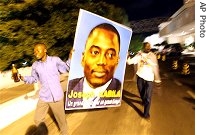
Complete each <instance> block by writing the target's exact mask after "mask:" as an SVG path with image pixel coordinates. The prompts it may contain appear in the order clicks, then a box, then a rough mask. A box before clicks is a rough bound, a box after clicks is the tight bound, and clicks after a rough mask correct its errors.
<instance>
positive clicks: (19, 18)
mask: <svg viewBox="0 0 210 135" xmlns="http://www.w3.org/2000/svg"><path fill="white" fill-rule="evenodd" d="M80 8H82V9H85V10H88V11H90V12H93V13H96V14H98V15H101V16H104V17H106V18H108V19H111V20H113V21H116V22H119V23H121V24H124V25H127V26H128V17H127V15H126V13H125V11H124V10H123V9H121V8H118V7H115V6H114V5H111V4H107V3H106V2H104V1H102V0H101V1H97V0H1V1H0V57H1V61H0V71H1V70H5V69H8V68H10V65H11V64H12V62H13V61H16V60H18V59H22V58H24V57H25V56H27V57H31V59H32V61H34V58H33V44H34V43H36V42H43V43H46V44H47V47H48V53H49V55H57V56H59V57H61V58H62V59H66V58H67V57H68V53H69V49H70V48H71V47H72V45H73V40H74V34H75V30H76V25H77V19H78V13H79V9H80Z"/></svg>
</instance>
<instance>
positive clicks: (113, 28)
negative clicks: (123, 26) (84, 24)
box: [88, 23, 120, 50]
mask: <svg viewBox="0 0 210 135" xmlns="http://www.w3.org/2000/svg"><path fill="white" fill-rule="evenodd" d="M97 28H101V29H105V30H109V31H112V32H114V33H115V34H117V39H118V42H119V50H120V34H119V32H118V30H117V29H116V28H115V27H114V26H113V25H111V24H109V23H101V24H99V25H97V26H95V27H94V28H93V29H92V30H91V31H90V33H89V35H88V37H90V36H91V35H92V33H93V31H94V30H95V29H97Z"/></svg>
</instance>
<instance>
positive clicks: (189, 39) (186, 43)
mask: <svg viewBox="0 0 210 135" xmlns="http://www.w3.org/2000/svg"><path fill="white" fill-rule="evenodd" d="M193 42H194V38H193V36H189V37H187V38H186V39H185V41H184V43H185V46H188V45H190V44H192V43H193Z"/></svg>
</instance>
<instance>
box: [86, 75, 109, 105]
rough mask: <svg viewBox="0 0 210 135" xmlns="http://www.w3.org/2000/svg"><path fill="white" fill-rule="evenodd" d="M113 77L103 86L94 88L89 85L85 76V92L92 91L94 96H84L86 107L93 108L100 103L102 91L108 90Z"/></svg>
mask: <svg viewBox="0 0 210 135" xmlns="http://www.w3.org/2000/svg"><path fill="white" fill-rule="evenodd" d="M111 81H112V79H111V80H109V81H108V82H107V83H106V84H104V85H103V86H101V87H97V88H95V89H94V88H92V87H90V86H89V84H88V82H87V79H86V78H84V83H83V93H92V95H93V96H91V97H89V98H83V107H84V108H93V107H95V106H96V105H97V104H99V99H100V93H102V92H104V91H106V89H107V87H108V86H109V84H110V83H111Z"/></svg>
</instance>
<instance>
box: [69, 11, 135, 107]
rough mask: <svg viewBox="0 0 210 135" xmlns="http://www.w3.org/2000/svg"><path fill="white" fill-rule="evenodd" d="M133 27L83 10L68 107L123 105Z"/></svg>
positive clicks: (74, 54) (77, 31) (72, 67)
mask: <svg viewBox="0 0 210 135" xmlns="http://www.w3.org/2000/svg"><path fill="white" fill-rule="evenodd" d="M131 36H132V30H131V29H130V28H128V27H126V26H124V25H122V24H119V23H116V22H114V21H111V20H109V19H106V18H104V17H101V16H99V15H96V14H93V13H91V12H88V11H85V10H82V9H80V13H79V17H78V23H77V29H76V34H75V40H74V46H73V49H74V52H73V54H72V60H71V66H70V71H69V79H68V86H67V93H66V105H65V109H66V110H73V109H89V108H104V107H115V106H120V105H121V99H122V89H123V85H122V84H123V81H124V74H125V66H126V56H127V50H128V47H129V44H130V39H131Z"/></svg>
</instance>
